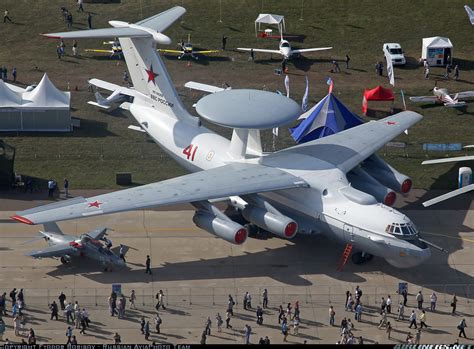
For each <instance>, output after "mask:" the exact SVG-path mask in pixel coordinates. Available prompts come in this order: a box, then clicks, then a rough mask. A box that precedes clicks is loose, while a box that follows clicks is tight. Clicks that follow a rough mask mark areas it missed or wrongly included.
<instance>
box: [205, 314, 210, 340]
mask: <svg viewBox="0 0 474 349" xmlns="http://www.w3.org/2000/svg"><path fill="white" fill-rule="evenodd" d="M211 325H212V321H211V317H210V316H208V317H207V320H206V323H205V324H204V331H205V332H206V336H210V335H211Z"/></svg>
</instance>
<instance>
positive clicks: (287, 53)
mask: <svg viewBox="0 0 474 349" xmlns="http://www.w3.org/2000/svg"><path fill="white" fill-rule="evenodd" d="M331 49H332V47H317V48H301V49H296V50H292V49H291V45H290V42H289V41H287V40H285V39H283V36H281V38H280V44H279V45H278V50H267V49H262V48H243V47H238V48H237V50H239V51H245V52H250V51H252V50H253V52H264V53H278V54H280V55H282V56H283V59H285V60H288V59H290V58H291V56H293V55H295V54H301V53H306V52H315V51H324V50H331Z"/></svg>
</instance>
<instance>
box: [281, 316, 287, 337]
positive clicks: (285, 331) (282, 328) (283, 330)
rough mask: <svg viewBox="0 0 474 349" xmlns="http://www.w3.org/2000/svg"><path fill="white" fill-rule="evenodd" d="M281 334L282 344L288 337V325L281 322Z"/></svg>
mask: <svg viewBox="0 0 474 349" xmlns="http://www.w3.org/2000/svg"><path fill="white" fill-rule="evenodd" d="M281 333H282V334H283V342H286V337H288V325H287V324H286V321H283V323H282V324H281Z"/></svg>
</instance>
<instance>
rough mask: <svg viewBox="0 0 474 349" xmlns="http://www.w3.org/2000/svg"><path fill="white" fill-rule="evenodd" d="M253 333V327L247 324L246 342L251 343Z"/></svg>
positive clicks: (245, 331) (245, 328)
mask: <svg viewBox="0 0 474 349" xmlns="http://www.w3.org/2000/svg"><path fill="white" fill-rule="evenodd" d="M251 333H252V328H251V327H250V325H249V324H245V327H244V336H245V344H247V345H249V344H250V334H251Z"/></svg>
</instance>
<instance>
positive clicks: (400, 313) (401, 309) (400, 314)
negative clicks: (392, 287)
mask: <svg viewBox="0 0 474 349" xmlns="http://www.w3.org/2000/svg"><path fill="white" fill-rule="evenodd" d="M404 312H405V306H404V305H403V303H402V302H400V304H399V305H398V315H397V321H399V320H400V319H401V320H405V315H404V314H403V313H404Z"/></svg>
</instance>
